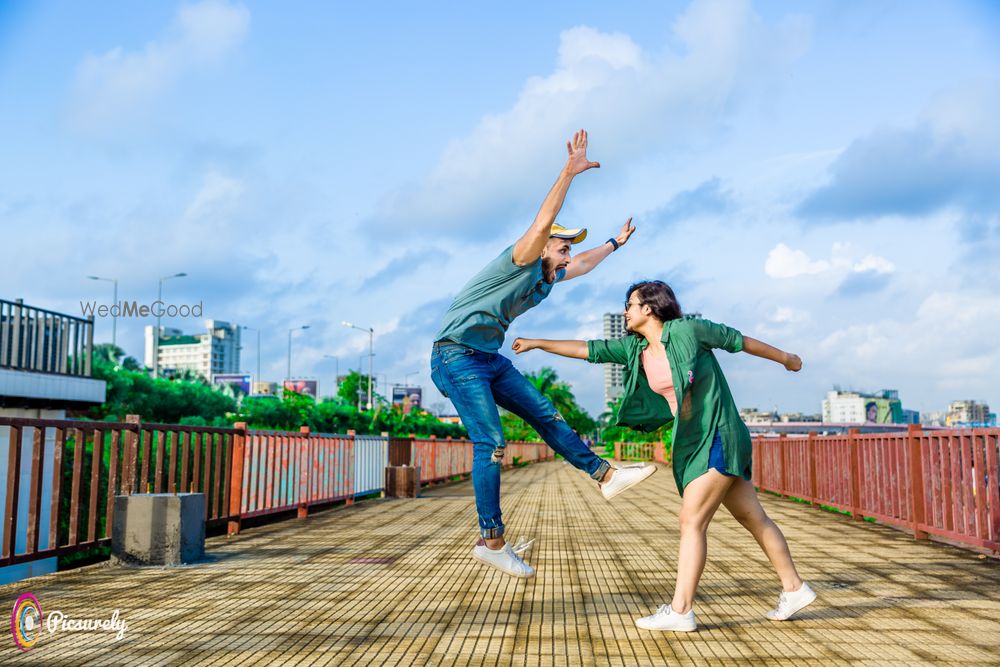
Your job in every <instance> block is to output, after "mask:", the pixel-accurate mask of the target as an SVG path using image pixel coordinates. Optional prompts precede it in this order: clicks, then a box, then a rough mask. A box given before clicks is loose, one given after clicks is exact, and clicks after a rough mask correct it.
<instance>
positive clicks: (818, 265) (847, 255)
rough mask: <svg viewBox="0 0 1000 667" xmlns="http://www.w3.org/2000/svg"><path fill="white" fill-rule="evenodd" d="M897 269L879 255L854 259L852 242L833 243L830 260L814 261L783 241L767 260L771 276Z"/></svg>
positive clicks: (878, 272)
mask: <svg viewBox="0 0 1000 667" xmlns="http://www.w3.org/2000/svg"><path fill="white" fill-rule="evenodd" d="M895 270H896V265H895V264H893V263H892V262H890V261H889V260H888V259H886V258H885V257H879V256H878V255H870V254H869V255H865V256H864V257H862V258H861V259H860V260H857V261H855V260H854V259H853V257H852V250H851V244H849V243H834V244H833V250H832V251H831V256H830V259H828V260H827V259H816V260H814V259H812V258H810V257H809V255H808V254H806V253H805V252H804V251H802V250H795V249H793V248H790V247H788V246H787V245H785V244H784V243H778V245H776V246H774V248H772V249H771V252H769V253H768V254H767V259H766V260H764V273H766V274H767V275H768V276H769V277H771V278H797V277H799V276H808V275H819V274H825V273H827V272H834V273H839V274H850V273H871V274H879V275H881V274H890V273H893V272H894V271H895Z"/></svg>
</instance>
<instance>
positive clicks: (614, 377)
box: [604, 313, 625, 405]
mask: <svg viewBox="0 0 1000 667" xmlns="http://www.w3.org/2000/svg"><path fill="white" fill-rule="evenodd" d="M624 335H625V315H624V314H622V313H604V337H605V338H621V337H622V336H624ZM622 368H623V367H622V366H621V364H604V404H605V405H607V404H608V403H611V402H612V401H614V400H615V399H616V398H618V397H619V396H621V395H622V392H623V391H624V390H625V385H624V381H623V379H622Z"/></svg>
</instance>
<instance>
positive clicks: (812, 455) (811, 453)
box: [806, 431, 819, 506]
mask: <svg viewBox="0 0 1000 667" xmlns="http://www.w3.org/2000/svg"><path fill="white" fill-rule="evenodd" d="M806 456H807V457H808V461H809V496H810V498H809V500H810V501H811V502H812V504H813V505H814V506H815V505H819V499H818V498H817V496H818V495H819V492H818V491H817V489H816V487H817V483H816V431H809V437H808V439H807V440H806Z"/></svg>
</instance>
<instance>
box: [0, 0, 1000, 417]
mask: <svg viewBox="0 0 1000 667" xmlns="http://www.w3.org/2000/svg"><path fill="white" fill-rule="evenodd" d="M539 4H542V5H543V6H539ZM585 4H590V5H591V6H582V5H585ZM998 112H1000V12H998V10H997V9H996V8H995V5H992V4H991V3H985V2H982V3H974V2H923V3H917V4H914V3H906V2H877V1H876V2H866V3H842V2H832V1H831V2H798V3H777V2H754V3H750V2H738V1H732V2H729V1H721V0H710V1H695V2H690V3H681V2H676V3H652V2H648V3H643V2H634V3H628V4H627V5H625V6H612V5H609V4H608V3H513V4H511V3H508V4H506V5H504V6H503V8H499V7H498V8H486V7H478V6H475V5H469V6H465V7H460V6H456V5H454V4H445V3H421V4H419V5H414V4H413V3H368V4H365V5H358V4H357V3H352V4H347V3H339V4H335V3H320V2H316V3H304V2H303V3H296V4H295V5H294V6H292V5H287V4H282V5H276V4H274V3H256V2H248V3H236V2H201V3H197V2H196V3H184V4H178V3H167V2H161V3H126V2H117V3H116V2H108V3H99V4H97V5H94V4H92V3H91V4H82V3H70V2H52V3H27V2H8V3H4V4H0V145H2V146H3V155H4V159H3V160H2V161H0V226H2V228H3V238H4V250H6V251H7V252H5V253H4V255H5V268H4V271H3V274H2V275H3V278H2V281H0V297H2V298H7V299H12V298H16V297H22V298H24V299H25V301H26V302H28V303H31V304H32V305H36V306H41V307H47V308H52V309H56V310H62V311H65V312H71V313H76V312H79V309H80V306H79V302H80V300H93V299H97V300H102V301H104V302H107V301H110V289H109V286H108V285H107V284H102V283H96V282H93V281H89V280H86V278H85V276H86V275H88V274H98V275H105V276H110V277H117V278H119V280H120V286H121V287H120V290H121V297H122V298H126V299H140V300H152V299H153V298H154V297H155V292H156V281H157V278H159V277H160V276H164V275H169V274H172V273H176V272H178V271H184V272H187V273H188V274H189V276H188V277H187V278H184V279H181V280H176V281H172V282H170V283H167V286H168V289H167V294H166V296H167V298H168V299H169V300H173V301H177V302H192V301H202V302H204V304H205V315H206V317H212V318H215V319H222V320H228V321H234V322H238V323H241V324H247V325H250V326H260V327H262V328H263V329H264V336H263V339H264V342H263V354H262V357H263V359H262V361H263V367H264V373H263V374H264V376H265V379H272V380H278V379H280V377H282V376H283V374H284V368H285V352H286V343H287V338H286V332H287V329H288V328H290V327H293V326H297V325H299V324H310V325H311V328H310V329H309V330H308V331H307V332H304V333H303V334H302V335H301V336H300V337H298V338H297V339H296V343H295V358H294V363H293V373H294V374H296V375H307V376H316V377H319V378H320V380H321V382H322V383H324V385H325V386H326V388H329V387H330V384H331V382H332V379H333V375H334V362H333V361H332V360H330V359H325V358H324V355H327V354H329V355H335V356H337V357H338V358H339V359H340V368H341V371H342V372H343V371H344V370H345V369H346V368H349V367H356V366H357V364H358V357H359V355H361V354H363V353H364V352H365V351H366V349H367V340H366V337H365V336H364V335H363V334H361V333H360V332H356V331H352V330H348V329H344V328H343V327H342V326H341V325H340V322H341V320H345V319H347V320H352V321H354V322H356V323H358V324H361V325H364V326H373V327H375V330H376V341H375V345H376V355H377V356H376V372H377V373H384V374H386V375H387V377H388V379H389V380H390V381H397V380H399V381H401V380H403V378H404V376H405V375H406V374H410V376H409V377H410V379H411V380H412V379H414V378H418V381H419V382H420V383H421V384H423V385H424V386H425V388H426V391H427V394H428V395H427V399H426V402H427V403H431V404H433V403H435V402H438V401H441V400H442V399H441V398H440V396H438V395H437V394H436V391H434V390H433V388H432V386H431V384H430V381H429V377H428V375H429V374H428V370H427V359H428V354H429V346H430V343H431V338H432V336H433V334H434V332H435V331H436V329H437V326H438V324H439V321H440V318H441V316H442V315H443V313H444V310H445V309H446V308H447V305H448V302H449V299H450V297H451V296H453V295H454V293H455V292H456V291H457V289H458V288H459V287H460V286H461V285H462V284H463V283H464V282H465V280H467V279H468V278H469V277H471V275H472V274H473V273H475V272H476V271H477V270H478V269H479V268H480V267H481V265H483V264H484V263H485V262H486V261H488V260H489V259H491V258H492V257H494V256H495V255H496V254H497V253H498V252H499V251H500V250H501V249H502V248H503V247H505V246H506V245H508V244H510V243H512V242H513V241H514V240H515V239H516V238H517V236H518V235H519V234H520V233H521V232H522V231H523V229H524V228H525V227H526V226H527V225H528V224H529V223H530V222H531V219H532V218H533V216H534V213H535V210H536V209H537V206H538V204H539V203H540V201H541V199H542V198H543V197H544V195H545V192H546V191H547V190H548V188H549V187H550V185H551V183H552V181H553V180H554V179H555V176H556V174H557V172H558V170H559V168H560V166H561V163H562V160H563V158H564V153H563V151H564V148H563V146H564V143H565V140H566V139H567V138H568V137H569V136H570V135H571V133H572V131H573V130H574V129H576V128H579V127H585V128H587V129H588V130H589V131H590V135H591V150H590V155H591V158H592V159H595V160H599V161H600V162H601V163H602V168H601V169H600V170H595V171H591V172H588V173H586V174H583V175H582V176H581V177H580V178H579V179H578V180H577V181H576V182H575V183H574V184H573V187H572V189H571V191H570V194H569V197H568V200H567V204H566V206H565V208H564V210H563V214H562V216H561V221H562V222H564V223H565V224H574V225H576V224H579V225H585V226H587V227H589V228H590V229H591V239H592V240H593V241H594V242H598V241H599V240H601V239H603V238H606V237H607V236H610V235H612V234H613V233H614V231H615V230H616V229H617V228H618V227H619V226H620V225H621V223H622V221H623V220H624V219H625V218H627V217H628V216H630V215H631V216H634V218H635V221H636V224H637V226H638V231H637V232H636V235H635V236H634V237H633V241H632V242H631V243H630V244H629V245H628V246H626V247H625V248H624V249H623V250H622V251H620V252H618V253H615V254H614V255H613V256H612V257H611V258H610V259H609V260H608V261H607V262H606V263H605V264H604V265H602V266H601V267H599V268H598V269H597V270H596V271H595V272H594V273H592V274H591V275H589V276H586V277H584V278H581V279H579V280H577V281H574V282H572V283H568V284H566V285H564V286H561V287H560V286H557V288H556V289H555V290H553V294H552V296H551V297H550V298H549V300H547V301H546V302H545V303H544V304H543V305H542V306H540V307H539V308H536V309H535V310H533V311H531V312H529V313H528V314H526V315H525V316H523V317H522V318H520V319H519V320H518V321H517V322H516V323H515V324H514V326H513V327H512V330H511V332H510V335H509V336H508V347H509V341H510V340H512V339H513V336H516V335H526V336H538V337H543V336H544V337H560V338H561V337H582V338H587V337H597V336H599V335H600V321H601V315H602V313H604V312H606V311H609V310H617V309H618V308H619V307H620V305H621V303H622V300H623V296H624V288H625V287H626V286H627V285H628V284H629V283H630V282H631V281H633V280H635V279H638V278H644V277H658V278H665V279H667V280H669V281H671V283H672V284H674V286H675V287H676V288H677V290H678V296H679V298H680V299H681V303H682V306H683V307H685V308H686V309H688V310H696V311H699V312H701V313H703V314H704V315H705V316H706V317H708V318H710V319H714V320H717V321H722V322H726V323H728V324H730V325H732V326H735V327H737V328H739V329H741V330H742V331H744V332H745V333H747V334H749V335H754V336H756V337H759V338H762V339H764V340H766V341H768V342H771V343H773V344H775V345H778V346H780V347H784V348H786V349H790V350H792V351H795V352H797V353H799V354H800V355H801V356H802V358H803V360H804V362H805V370H804V371H803V372H802V373H800V374H798V375H790V374H787V373H785V372H784V371H782V370H781V369H780V368H779V367H777V366H775V365H772V364H769V363H767V362H764V361H761V360H756V359H751V358H748V357H746V355H737V356H729V355H726V354H725V353H722V354H721V355H720V356H721V357H722V359H721V361H722V363H723V366H724V368H725V370H726V372H727V375H728V377H729V379H730V383H731V385H732V387H733V392H734V395H735V396H736V399H737V402H738V403H739V404H740V405H741V406H745V407H750V406H756V407H759V408H765V407H768V408H769V407H778V408H779V409H781V410H801V411H808V412H818V411H819V406H820V401H821V399H822V397H823V394H824V393H825V392H826V391H827V390H828V389H829V388H830V387H831V386H832V385H834V384H839V385H842V386H844V387H853V388H858V389H863V390H877V389H880V388H883V387H892V388H898V389H899V390H900V392H901V397H902V398H903V402H904V406H906V407H911V408H916V409H920V410H925V411H926V410H941V409H943V408H944V407H945V406H946V403H947V402H948V401H949V400H953V399H957V398H976V399H981V400H987V401H989V402H990V403H991V405H993V406H994V407H996V406H997V405H998V404H1000V390H998V387H997V383H996V381H995V378H996V377H998V376H1000V348H998V346H997V345H996V343H995V335H994V334H993V332H995V331H996V330H997V328H998V326H1000V294H998V291H997V286H998V285H1000V262H998V261H997V260H996V257H998V256H1000V219H998V215H997V213H996V211H997V210H998V208H997V203H998V202H997V199H998V197H1000V195H998V194H997V193H1000V157H998V156H1000V130H998V127H1000V126H998V125H997V124H996V122H995V120H994V119H995V118H996V117H997V116H998ZM584 245H585V246H587V245H588V244H587V243H585V244H584ZM148 323H149V322H144V321H135V320H133V321H127V322H120V323H119V341H120V344H122V345H123V347H125V348H126V350H127V351H128V352H129V353H130V354H132V355H134V356H137V357H139V356H141V352H142V327H143V325H145V324H148ZM165 324H167V325H171V326H179V327H181V328H184V329H192V330H193V329H197V328H199V327H200V322H184V321H180V320H177V321H166V322H165ZM110 331H111V327H110V321H99V322H98V331H97V337H98V339H99V340H104V339H110ZM254 345H255V340H254V338H253V337H248V338H247V340H246V341H245V348H244V364H243V365H244V367H245V369H246V370H248V371H250V370H253V365H254V359H255V354H256V350H255V349H254ZM516 363H517V364H518V365H519V366H520V367H521V368H523V369H532V368H537V367H539V366H541V365H545V364H548V365H553V366H555V367H556V368H557V369H558V370H559V372H560V374H561V375H562V376H563V377H564V378H566V379H568V380H569V381H571V382H572V383H573V385H574V387H575V389H576V392H577V394H578V396H579V397H580V398H581V399H582V402H583V403H584V405H585V406H586V407H587V408H588V409H590V410H591V411H593V412H599V411H600V409H601V401H602V399H601V396H602V373H601V370H600V368H599V367H591V366H589V365H587V364H584V363H581V362H571V361H562V360H557V359H555V358H546V357H545V356H543V355H541V354H540V353H531V354H529V355H527V356H524V357H520V358H518V359H517V362H516Z"/></svg>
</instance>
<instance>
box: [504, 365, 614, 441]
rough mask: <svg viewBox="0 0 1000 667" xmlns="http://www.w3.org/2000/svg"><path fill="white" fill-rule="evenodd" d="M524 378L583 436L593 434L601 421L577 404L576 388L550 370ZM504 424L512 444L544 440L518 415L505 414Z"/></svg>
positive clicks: (539, 371) (542, 369)
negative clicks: (515, 441)
mask: <svg viewBox="0 0 1000 667" xmlns="http://www.w3.org/2000/svg"><path fill="white" fill-rule="evenodd" d="M524 377H525V378H527V380H528V381H529V382H531V383H532V384H533V385H535V388H536V389H538V391H539V392H541V394H542V395H543V396H545V397H546V398H548V399H549V400H550V401H552V404H553V405H554V406H555V408H556V410H558V411H559V414H560V415H562V418H563V419H565V420H566V423H567V424H569V425H570V427H572V428H573V429H574V430H575V431H576V432H577V433H579V434H580V435H581V436H583V435H587V434H590V433H593V432H594V430H595V429H596V428H597V421H596V420H594V418H593V417H591V416H590V414H589V413H588V412H587V411H586V410H585V409H584V408H583V407H581V406H580V404H579V403H577V402H576V397H575V396H574V395H573V388H572V387H571V386H570V385H569V384H568V383H566V382H561V381H560V380H559V375H558V374H557V373H556V371H555V370H553V369H552V368H549V367H547V366H546V367H544V368H541V369H540V370H538V371H536V372H529V373H525V374H524ZM500 423H501V425H502V426H503V430H504V437H505V438H507V439H508V440H540V439H541V437H540V436H539V435H538V434H537V433H536V432H535V429H533V428H531V427H530V426H529V425H528V424H527V423H526V422H525V421H524V420H523V419H521V418H520V417H518V416H517V415H515V414H512V413H510V412H507V411H506V410H504V411H502V412H501V414H500Z"/></svg>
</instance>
